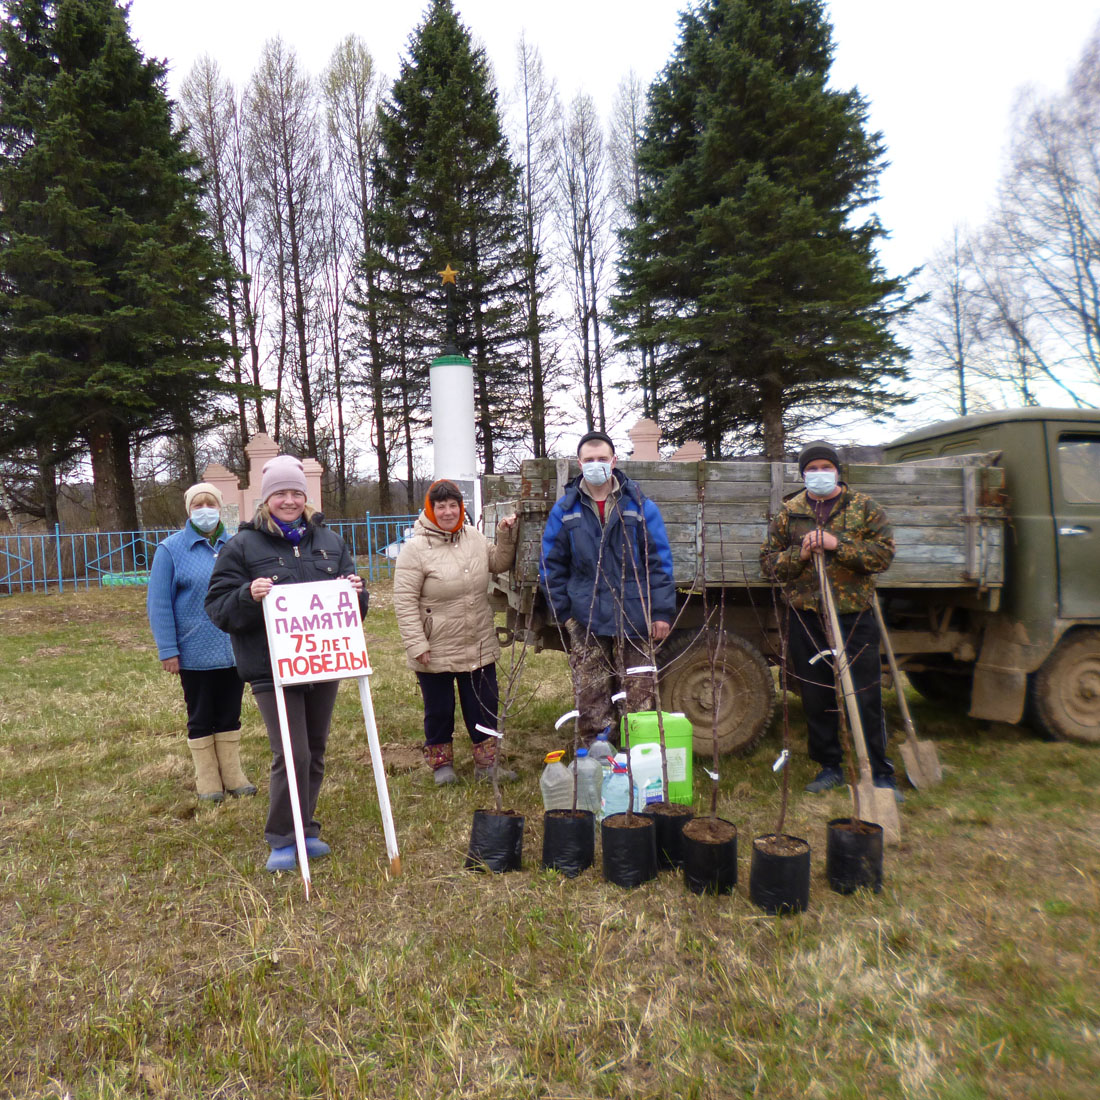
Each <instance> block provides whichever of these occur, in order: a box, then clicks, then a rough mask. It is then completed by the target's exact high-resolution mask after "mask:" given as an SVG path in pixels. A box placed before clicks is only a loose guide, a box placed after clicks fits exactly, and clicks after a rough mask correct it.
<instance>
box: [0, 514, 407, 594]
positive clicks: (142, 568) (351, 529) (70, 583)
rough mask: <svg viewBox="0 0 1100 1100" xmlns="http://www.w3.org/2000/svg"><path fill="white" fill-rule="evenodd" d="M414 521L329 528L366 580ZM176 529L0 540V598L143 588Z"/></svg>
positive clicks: (374, 519)
mask: <svg viewBox="0 0 1100 1100" xmlns="http://www.w3.org/2000/svg"><path fill="white" fill-rule="evenodd" d="M415 522H416V516H414V515H409V516H372V515H371V514H370V513H369V512H368V513H367V516H366V519H365V520H359V521H355V522H350V521H348V522H341V521H336V522H333V523H330V524H329V526H330V527H332V528H333V530H335V531H336V532H337V533H338V534H339V535H340V537H341V538H342V539H343V540H344V542H346V543H347V545H348V549H349V550H350V551H351V554H352V557H354V558H355V561H356V564H357V565H358V567H359V569H360V570H362V571H365V572H366V574H367V577H368V579H369V580H372V581H374V580H377V579H378V578H379V577H388V576H392V574H393V566H394V562H395V560H396V558H397V550H398V548H399V547H400V545H401V543H402V542H403V541H404V540H405V538H406V537H407V536H408V534H409V533H410V532H411V530H412V525H413V524H414V523H415ZM176 530H178V528H171V529H165V530H162V529H156V530H145V531H82V532H79V533H75V534H72V533H69V532H65V531H62V530H61V528H60V526H58V527H55V528H54V531H53V533H52V534H34V535H0V596H11V595H14V594H16V593H20V592H51V591H52V592H57V591H60V592H75V591H77V589H80V588H91V587H93V586H98V585H122V584H144V583H145V582H146V581H147V580H148V577H149V567H150V566H151V565H152V563H153V553H154V552H155V551H156V548H157V546H159V545H160V543H161V542H163V541H164V539H166V538H167V537H168V536H169V535H171V534H173V533H174V532H175V531H176Z"/></svg>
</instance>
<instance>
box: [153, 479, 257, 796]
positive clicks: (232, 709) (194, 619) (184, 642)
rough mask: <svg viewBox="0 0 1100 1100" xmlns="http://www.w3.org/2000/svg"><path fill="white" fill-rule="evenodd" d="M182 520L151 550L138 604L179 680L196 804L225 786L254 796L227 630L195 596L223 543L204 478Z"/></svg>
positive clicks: (212, 491)
mask: <svg viewBox="0 0 1100 1100" xmlns="http://www.w3.org/2000/svg"><path fill="white" fill-rule="evenodd" d="M183 502H184V506H185V508H186V509H187V517H188V518H187V523H186V524H185V525H184V527H183V530H182V531H177V532H176V533H175V534H174V535H169V536H168V538H166V539H165V540H164V542H162V543H161V544H160V546H158V547H157V551H156V553H155V554H154V555H153V567H152V569H151V570H150V573H149V595H148V599H147V602H146V607H147V610H148V612H149V625H150V626H151V627H152V628H153V638H154V639H155V641H156V643H157V656H158V657H159V658H160V663H161V666H162V667H163V668H164V671H165V672H170V673H172V674H174V675H176V676H179V678H180V684H181V685H182V686H183V698H184V702H185V703H186V705H187V744H188V746H189V747H190V749H191V756H192V758H193V759H194V762H195V788H196V790H197V792H198V796H199V798H200V799H201V800H203V801H204V802H221V801H222V800H223V799H224V798H225V792H226V791H228V792H229V793H230V794H232V795H237V796H239V795H247V794H255V793H256V788H255V787H254V786H253V785H252V784H251V783H249V781H248V777H247V776H246V775H245V773H244V771H243V770H242V768H241V756H240V743H241V694H242V692H243V689H244V684H243V683H242V681H241V678H240V677H239V676H238V675H237V669H236V665H235V664H234V661H233V648H232V646H231V644H230V641H229V635H228V634H225V633H223V632H222V631H221V630H219V629H218V628H217V627H216V626H215V625H214V624H213V623H212V622H211V621H210V619H209V617H208V616H207V614H206V610H205V609H204V607H203V602H204V601H205V599H206V590H207V588H208V587H209V584H210V574H211V573H212V572H213V571H214V561H215V559H216V558H217V556H218V552H219V550H221V548H222V547H223V546H224V545H225V543H226V538H227V536H226V533H225V526H224V524H223V523H222V521H221V509H222V495H221V493H220V492H219V491H218V489H217V488H216V487H215V486H213V485H209V484H207V483H206V482H199V484H198V485H192V486H191V488H190V489H188V490H187V492H186V493H184V495H183Z"/></svg>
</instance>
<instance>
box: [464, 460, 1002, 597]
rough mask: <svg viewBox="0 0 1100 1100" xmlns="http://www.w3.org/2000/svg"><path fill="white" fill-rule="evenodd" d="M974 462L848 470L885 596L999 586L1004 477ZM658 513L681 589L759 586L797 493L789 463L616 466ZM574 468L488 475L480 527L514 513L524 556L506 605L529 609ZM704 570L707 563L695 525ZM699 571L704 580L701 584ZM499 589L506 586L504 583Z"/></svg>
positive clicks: (530, 466)
mask: <svg viewBox="0 0 1100 1100" xmlns="http://www.w3.org/2000/svg"><path fill="white" fill-rule="evenodd" d="M973 457H974V461H973V463H970V464H958V465H944V466H933V465H928V464H921V465H919V466H917V465H894V466H873V465H853V466H850V467H849V468H848V469H847V471H846V474H847V476H846V480H847V481H848V483H849V484H850V485H851V486H852V488H854V489H859V490H861V491H863V492H866V493H869V494H870V495H871V496H873V497H874V498H875V499H876V500H877V501H878V502H879V503H880V504H881V505H882V506H883V507H884V508H885V509H886V511H887V513H888V515H889V517H890V521H891V524H892V525H893V529H894V538H895V541H896V542H897V548H898V549H897V556H896V557H895V559H894V563H893V565H892V566H891V568H890V569H889V570H888V571H887V572H886V573H885V574H883V575H881V576H880V577H879V578H878V583H879V586H880V587H881V588H885V589H889V588H942V587H965V588H972V589H977V590H980V591H982V592H988V593H995V591H996V590H997V589H999V588H1000V587H1001V585H1002V584H1003V583H1004V557H1005V555H1004V538H1005V520H1006V511H1005V506H1004V499H1003V488H1004V471H1003V470H1001V469H1000V468H998V467H996V466H994V465H991V464H990V463H989V461H988V459H987V457H986V456H973ZM621 468H622V470H623V472H624V473H625V474H626V475H627V476H628V477H630V478H633V479H634V480H635V481H637V482H638V484H639V485H640V486H641V488H642V490H643V491H644V492H645V493H646V494H647V495H648V496H650V497H651V498H652V499H653V500H654V501H655V502H656V504H657V505H658V507H659V508H660V509H661V514H662V516H663V517H664V520H665V526H666V527H667V529H668V535H669V542H670V543H671V546H672V555H673V562H674V566H675V571H676V576H675V580H676V584H677V587H679V588H682V589H691V588H696V589H697V588H699V587H700V586H701V585H702V583H704V582H705V583H706V584H707V585H708V586H727V587H729V586H735V587H736V586H747V587H766V586H767V582H766V581H765V579H764V578H763V577H762V576H761V573H760V565H759V552H760V544H761V542H763V540H764V537H765V535H766V532H767V526H768V519H769V516H770V515H771V514H772V513H773V512H774V511H775V510H776V509H778V507H779V506H780V504H781V502H782V499H783V497H785V496H787V495H788V494H790V493H794V492H797V491H798V490H799V489H801V487H802V486H801V481H800V480H799V479H798V470H797V467H796V466H795V464H794V463H768V462H698V463H693V462H692V463H681V462H623V463H622V464H621ZM577 473H578V467H577V464H576V462H575V461H570V462H569V463H568V464H566V463H565V462H564V460H557V461H556V460H553V459H533V460H530V461H527V462H524V463H523V464H522V466H521V468H520V475H519V477H518V478H517V477H515V476H514V475H510V476H507V477H494V478H488V477H487V478H485V479H484V481H483V501H484V506H483V507H484V526H485V531H486V533H487V534H489V536H490V537H492V531H493V530H494V528H495V525H496V520H497V518H499V516H501V515H504V514H507V513H508V512H510V511H513V510H516V511H518V512H519V515H520V529H519V538H520V545H519V552H518V557H517V565H516V569H515V572H514V573H513V574H512V576H511V578H510V579H509V580H508V588H509V589H510V599H509V602H510V603H511V604H512V606H513V607H516V608H517V609H518V610H520V611H521V612H526V610H527V609H528V607H529V598H530V593H532V592H533V588H534V587H535V586H537V583H538V559H539V550H540V543H541V538H542V528H543V525H544V524H545V522H546V518H547V516H548V515H549V513H550V509H551V507H552V506H553V503H554V501H555V500H556V499H557V498H558V496H559V495H560V493H561V488H562V486H563V485H564V483H565V481H566V480H568V479H569V478H571V477H574V476H576V474H577ZM703 525H705V528H706V562H705V563H704V562H703V561H702V557H701V546H702V537H701V534H702V527H703ZM704 574H705V575H704ZM502 580H503V578H502Z"/></svg>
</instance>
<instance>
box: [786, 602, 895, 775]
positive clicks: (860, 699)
mask: <svg viewBox="0 0 1100 1100" xmlns="http://www.w3.org/2000/svg"><path fill="white" fill-rule="evenodd" d="M837 617H838V618H839V620H840V632H841V634H843V635H844V638H845V646H844V649H845V652H846V653H847V654H848V667H849V670H850V671H851V674H852V684H853V686H854V688H855V691H856V702H857V706H858V710H859V718H860V723H861V724H862V726H863V737H864V739H865V740H866V742H867V756H868V757H869V758H870V761H871V774H872V775H873V776H874V778H875V779H887V778H892V777H893V774H894V765H893V764H891V763H890V760H889V759H888V757H887V756H886V718H885V715H884V714H883V711H882V663H881V660H880V658H879V629H878V623H877V622H875V616H874V613H873V612H872V611H857V612H854V613H852V614H849V615H839V616H837ZM787 624H788V629H789V641H788V652H789V655H790V666H789V671H790V673H791V680H792V681H793V683H794V685H796V686H797V689H798V693H799V695H801V697H802V709H803V711H804V712H805V715H806V729H807V740H808V748H809V753H810V759H811V760H816V761H817V763H819V764H820V765H821V766H822V767H826V768H838V767H840V766H841V761H842V759H843V755H842V752H841V745H840V737H839V735H838V733H837V726H838V716H837V703H838V699H837V693H836V688H835V686H834V680H833V665H832V658H831V656H825V657H822V658H821V659H820V660H819V661H816V662H815V663H814V664H810V660H811V658H813V657H815V656H817V654H818V653H820V652H821V651H822V650H824V649H825V648H827V646H828V642H827V641H826V640H825V627H824V624H823V622H822V620H821V615H820V614H819V613H818V612H816V611H797V610H795V609H794V608H790V609H789V611H788V615H787Z"/></svg>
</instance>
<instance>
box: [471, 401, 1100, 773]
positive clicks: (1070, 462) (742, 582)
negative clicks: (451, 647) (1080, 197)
mask: <svg viewBox="0 0 1100 1100" xmlns="http://www.w3.org/2000/svg"><path fill="white" fill-rule="evenodd" d="M885 459H886V461H885V462H884V463H881V464H851V465H847V464H846V466H845V469H844V471H843V476H844V478H845V480H846V481H847V482H848V483H849V484H850V485H852V487H853V488H857V489H860V490H862V491H864V492H867V493H870V494H871V495H872V496H873V497H874V498H875V499H876V500H878V501H879V502H880V503H881V504H882V505H883V506H884V507H885V508H886V510H887V512H888V514H889V515H890V518H891V522H892V524H893V528H894V537H895V540H896V542H897V547H898V550H897V556H896V558H895V560H894V563H893V565H892V566H891V568H890V569H889V570H888V571H887V572H886V573H884V574H882V575H881V576H880V577H879V578H878V586H879V595H880V600H881V602H882V606H883V613H884V615H885V617H886V621H887V624H888V626H889V628H890V636H891V639H892V640H893V643H894V648H895V651H896V652H897V655H898V659H899V663H900V665H901V667H902V668H903V669H904V670H905V672H906V674H907V675H908V677H909V679H910V682H911V683H912V684H913V685H914V687H916V689H917V690H918V691H920V692H921V693H922V694H924V695H926V696H927V697H929V698H932V699H936V700H940V701H945V702H949V703H954V704H957V705H958V706H959V707H960V708H961V709H965V710H966V711H967V712H968V713H969V714H970V715H971V716H972V717H975V718H983V719H990V720H995V721H1001V722H1008V723H1017V722H1021V721H1023V720H1024V719H1025V718H1026V719H1027V720H1028V721H1030V722H1032V723H1033V724H1035V725H1036V726H1038V727H1039V728H1040V729H1041V730H1042V731H1044V732H1045V733H1046V734H1047V735H1049V736H1052V737H1058V738H1072V739H1074V740H1080V741H1086V742H1096V741H1100V554H1098V549H1100V544H1098V539H1100V415H1098V414H1096V413H1086V412H1082V411H1079V410H1060V409H1020V410H1012V411H1007V412H1002V413H984V414H980V415H978V416H970V417H964V418H962V419H960V420H954V421H950V422H948V423H944V424H938V425H935V426H933V427H931V428H927V429H923V430H921V431H917V432H912V433H909V434H908V435H905V436H903V437H901V438H900V439H898V440H896V441H894V442H893V443H891V444H889V445H888V446H887V447H886V448H885ZM622 469H623V471H624V472H625V473H626V474H627V475H628V476H629V477H631V478H633V479H634V480H636V481H637V482H638V483H639V484H640V485H641V487H642V489H643V491H644V492H646V493H647V494H648V495H649V496H650V497H651V498H652V499H653V500H654V501H655V502H656V503H657V504H658V506H659V507H660V509H661V513H662V515H663V517H664V520H665V525H666V527H667V529H668V534H669V541H670V543H671V545H672V551H673V563H674V567H675V574H676V576H675V580H676V585H677V590H678V593H679V604H680V611H679V616H678V619H677V622H676V624H675V629H674V631H673V633H672V635H671V636H670V638H669V640H668V641H667V642H666V643H665V644H664V645H663V646H661V648H660V650H659V652H658V663H659V665H660V667H661V693H662V705H663V706H664V708H665V709H666V710H678V711H684V712H685V713H686V714H687V715H688V717H689V718H690V719H691V721H692V723H693V725H694V727H695V730H696V745H697V748H698V749H699V750H700V751H703V752H706V751H709V747H710V730H711V727H712V715H713V710H714V706H715V700H716V699H717V703H718V744H719V750H720V751H722V752H747V751H748V750H749V749H751V748H752V747H753V746H754V745H755V744H756V743H757V742H758V741H759V739H760V738H761V737H762V736H763V735H764V733H765V731H766V729H767V727H768V724H769V721H770V719H771V716H772V713H773V710H774V707H775V681H774V677H773V675H772V671H771V668H770V667H769V665H771V664H774V663H775V661H776V657H777V653H778V632H777V629H776V621H777V617H776V612H777V608H778V599H779V597H778V594H777V593H776V591H775V589H774V586H773V585H771V584H770V583H769V581H768V580H767V579H766V578H765V577H764V576H762V574H761V572H760V566H759V560H758V552H759V548H760V544H761V542H762V541H763V538H764V535H765V532H766V530H767V524H768V520H769V518H770V517H771V515H773V514H774V513H775V511H776V510H777V509H778V508H779V507H780V504H781V502H782V499H783V497H784V496H786V495H788V494H790V493H793V492H796V491H798V490H799V489H800V487H801V483H800V481H799V479H798V470H797V467H796V465H795V464H794V463H791V462H686V463H685V462H629V461H626V462H623V463H622ZM577 472H578V467H577V464H576V462H575V461H569V460H553V459H536V460H532V461H529V462H525V463H523V464H522V466H521V469H520V473H519V475H512V476H504V477H486V478H485V479H484V480H483V483H482V493H483V500H484V512H485V516H484V519H485V527H486V530H487V531H492V530H493V529H494V527H495V522H494V521H495V519H496V518H497V516H498V515H503V514H506V513H507V512H508V511H511V510H513V509H514V510H516V511H517V512H518V513H519V516H520V525H519V540H520V549H519V554H518V557H517V562H516V567H515V569H514V570H513V571H512V573H510V574H509V575H507V576H506V577H501V578H498V580H497V581H496V582H495V584H494V588H493V595H494V598H495V599H496V601H497V606H498V607H499V608H501V609H502V610H503V609H507V611H508V628H509V630H510V631H511V632H512V633H513V634H520V636H522V634H523V633H525V634H526V636H527V638H528V640H529V641H530V642H531V643H533V644H534V645H536V646H540V647H541V646H546V647H554V648H561V645H562V639H561V636H560V633H559V631H558V630H557V628H556V627H555V626H554V624H552V623H550V622H548V621H547V618H546V609H545V603H544V600H543V598H542V595H541V593H540V592H539V590H538V561H539V549H540V544H541V535H542V528H543V526H544V524H545V522H546V518H547V516H548V515H549V512H550V508H551V507H552V506H553V503H554V501H555V500H556V499H557V498H558V497H559V496H560V495H561V492H562V487H563V486H564V484H565V482H566V481H567V480H568V479H569V478H570V477H573V476H575V475H576V473H577ZM521 632H522V633H521ZM712 651H714V652H716V660H715V662H714V665H713V668H714V673H713V674H712V661H711V652H712Z"/></svg>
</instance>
